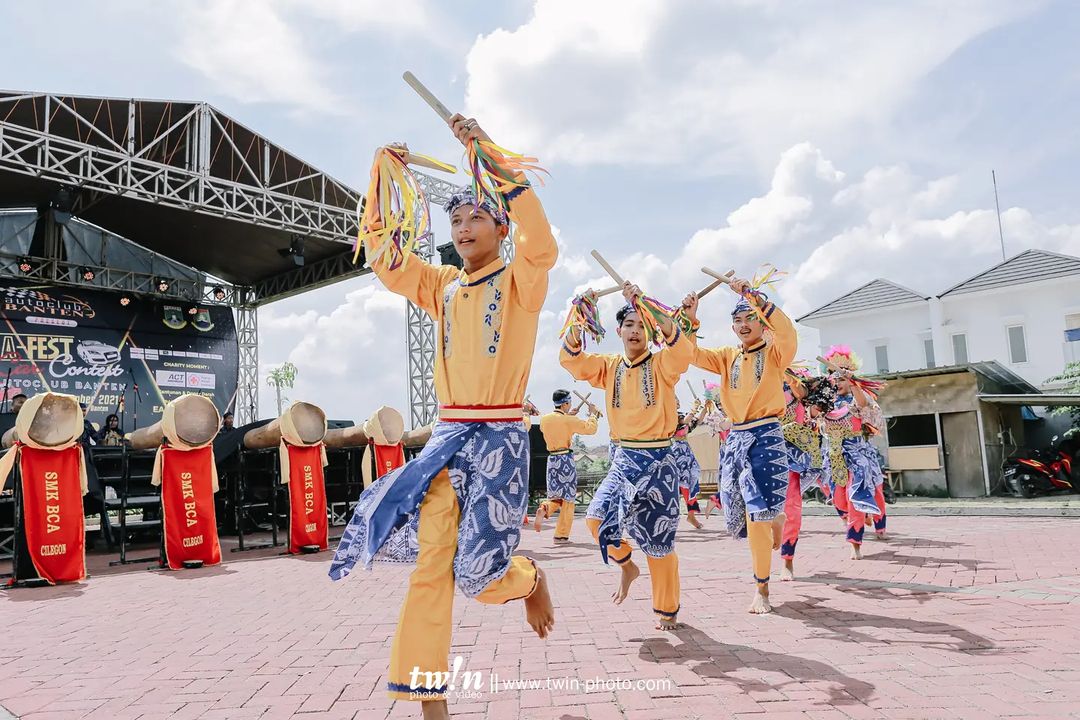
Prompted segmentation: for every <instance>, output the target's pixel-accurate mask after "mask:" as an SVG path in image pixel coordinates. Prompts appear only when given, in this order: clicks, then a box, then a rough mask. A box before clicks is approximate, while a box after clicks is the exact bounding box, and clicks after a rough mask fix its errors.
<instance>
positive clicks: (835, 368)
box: [817, 355, 844, 372]
mask: <svg viewBox="0 0 1080 720" xmlns="http://www.w3.org/2000/svg"><path fill="white" fill-rule="evenodd" d="M817 360H818V362H819V363H821V364H822V365H824V366H825V367H827V368H829V369H830V370H832V371H833V372H839V371H840V370H843V369H844V368H842V367H840V366H839V365H836V364H835V363H831V362H829V361H828V360H826V359H825V358H823V357H821V356H820V355H818V358H817Z"/></svg>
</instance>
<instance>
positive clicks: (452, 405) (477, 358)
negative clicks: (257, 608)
mask: <svg viewBox="0 0 1080 720" xmlns="http://www.w3.org/2000/svg"><path fill="white" fill-rule="evenodd" d="M449 124H450V127H451V128H452V130H453V131H454V134H455V135H456V136H457V138H458V140H460V141H461V143H462V144H464V145H466V146H467V145H469V144H470V143H471V142H472V141H473V140H476V139H479V140H483V141H487V142H490V140H489V139H488V136H487V134H486V133H485V132H484V131H483V130H481V129H480V127H479V126H478V125H477V124H476V121H475V120H473V119H466V118H464V117H462V116H461V115H454V116H453V117H451V118H450V120H449ZM502 167H503V168H504V169H505V168H506V166H505V165H502ZM517 182H518V185H517V186H515V187H514V188H513V189H511V190H509V191H507V192H506V193H505V196H504V197H505V199H506V201H507V204H508V206H509V210H510V217H511V218H512V219H513V220H514V223H515V225H516V228H517V229H516V232H515V233H514V245H515V248H516V255H515V258H514V260H513V262H511V263H510V264H504V263H503V261H502V260H501V259H500V257H499V247H500V245H501V243H502V241H503V239H504V238H506V236H507V234H508V233H509V229H510V226H509V222H508V218H507V216H506V215H505V214H504V213H503V212H502V211H501V210H500V208H499V207H497V206H496V205H495V204H494V203H491V202H489V201H488V200H487V199H486V198H485V199H482V200H478V199H477V198H476V197H474V196H473V195H472V193H471V192H465V193H459V194H457V195H454V196H453V197H451V198H450V200H449V202H448V203H447V206H446V209H447V212H448V213H449V215H450V229H451V234H452V236H453V242H454V248H455V249H456V250H457V252H458V254H459V255H460V256H461V258H462V261H463V263H464V268H463V269H462V270H460V271H459V270H458V269H456V268H454V267H452V266H447V265H443V266H439V267H435V266H432V265H429V264H427V263H426V262H424V261H423V260H421V259H420V258H419V257H416V256H411V257H409V258H407V261H406V262H405V263H404V264H403V265H402V266H401V267H399V268H397V269H394V270H391V269H390V268H389V267H388V266H387V265H386V264H385V262H384V261H383V260H381V259H379V260H377V261H376V262H375V263H374V265H373V268H374V270H375V273H376V274H377V275H378V276H379V279H380V280H382V282H383V284H384V285H386V287H387V288H388V289H389V290H391V291H393V292H396V293H398V294H400V295H404V296H405V297H407V298H409V300H411V301H412V302H413V303H415V304H416V305H418V306H419V307H421V308H423V309H424V310H425V311H426V312H427V313H428V314H429V315H431V317H432V318H433V319H434V321H435V324H436V326H437V327H438V328H439V332H438V333H437V334H436V335H437V349H436V353H435V373H434V376H435V377H434V380H435V393H436V395H437V396H438V398H439V402H440V409H439V422H438V423H437V424H436V425H435V428H434V430H433V432H432V435H431V439H430V440H429V441H428V444H427V445H426V446H425V447H424V449H423V451H422V452H421V453H420V455H419V456H418V457H417V458H416V459H414V460H413V461H412V462H410V463H408V464H406V465H405V466H404V467H402V468H400V469H398V470H396V471H394V472H392V473H389V474H388V475H386V476H384V477H383V478H381V479H380V480H378V481H377V482H376V483H374V484H373V485H372V486H371V487H369V488H368V489H367V490H365V491H364V493H363V494H362V495H361V496H360V501H359V503H358V504H357V506H356V511H355V513H354V515H353V518H352V520H351V521H350V523H349V525H348V527H347V528H346V530H345V533H344V535H343V536H342V538H341V544H340V546H339V547H338V550H337V553H336V555H335V557H334V560H333V562H332V563H331V567H330V577H331V578H333V579H335V580H337V579H340V578H342V577H344V576H345V575H347V574H348V573H349V571H350V570H351V569H352V567H353V566H354V565H355V564H356V563H357V562H360V563H362V564H363V565H364V566H370V565H371V563H372V561H373V560H376V559H378V560H390V561H397V562H410V561H415V562H416V569H415V570H414V571H413V573H412V575H411V576H410V577H409V589H408V592H407V593H406V596H405V602H404V605H403V606H402V609H401V616H400V619H399V621H398V627H397V632H396V634H395V636H394V642H393V646H392V648H391V651H390V668H389V671H388V673H387V675H388V683H387V684H388V690H389V693H390V696H391V697H393V698H395V699H408V700H420V701H423V704H422V708H423V714H424V717H425V718H445V717H449V715H448V711H447V707H446V701H445V693H446V678H448V677H449V674H448V670H447V658H448V655H449V652H450V634H451V621H452V606H453V599H454V586H455V585H457V587H458V588H459V589H460V590H461V591H462V593H464V594H465V595H466V596H468V597H472V598H475V599H477V600H479V601H480V602H483V603H490V604H503V603H506V602H509V601H511V600H524V601H525V614H526V619H527V621H528V623H529V624H530V625H531V626H532V628H533V630H535V631H536V634H537V635H538V636H540V637H541V638H545V637H547V636H548V634H549V633H550V632H551V629H552V628H553V627H554V625H555V614H554V610H553V608H552V606H551V598H550V595H549V594H548V586H547V582H546V580H545V577H544V573H543V572H542V571H541V570H540V568H539V567H537V565H536V563H535V562H534V561H532V560H530V559H528V558H525V557H522V556H517V555H512V553H513V552H514V550H515V549H516V548H517V546H518V543H519V542H520V539H521V526H522V520H523V519H524V516H525V508H526V503H527V501H528V488H529V482H528V478H529V465H528V463H529V440H528V436H527V434H526V432H525V429H524V427H523V424H522V399H523V397H524V395H525V386H526V383H527V381H528V378H529V368H530V365H531V364H532V355H533V347H534V345H535V343H536V329H537V323H538V320H539V315H540V309H541V307H542V306H543V304H544V298H545V296H546V295H547V282H548V281H547V276H548V271H549V270H550V269H551V268H552V267H553V266H554V265H555V259H556V256H557V254H558V249H557V247H556V244H555V239H554V238H553V237H552V235H551V226H550V224H549V222H548V220H547V218H546V217H545V216H544V210H543V208H542V207H541V205H540V201H539V199H538V198H537V196H536V193H535V192H533V190H532V189H531V188H530V187H528V183H527V182H526V181H525V179H524V177H518V179H517ZM368 240H369V241H370V238H368ZM370 242H371V244H375V241H370ZM375 250H377V248H375V247H365V251H366V252H367V253H368V255H369V256H371V255H373V254H374V251H375ZM418 679H419V680H420V682H421V685H420V686H419V687H417V680H418Z"/></svg>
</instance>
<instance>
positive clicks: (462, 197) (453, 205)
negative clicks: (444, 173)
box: [444, 190, 510, 225]
mask: <svg viewBox="0 0 1080 720" xmlns="http://www.w3.org/2000/svg"><path fill="white" fill-rule="evenodd" d="M462 205H472V206H473V207H475V208H479V209H481V210H483V211H484V212H486V213H487V214H488V215H491V217H492V218H493V219H494V220H495V224H496V225H509V224H510V220H509V218H507V216H506V213H505V212H504V211H503V210H501V209H500V208H498V207H496V206H495V204H494V203H493V202H491V201H490V200H488V199H487V198H484V199H483V200H480V201H479V202H477V200H476V195H475V194H473V191H472V190H462V191H461V192H457V193H454V194H453V195H451V196H450V199H449V200H447V201H446V205H445V206H444V207H445V209H446V214H447V215H453V214H454V211H455V210H457V209H458V208H459V207H461V206H462Z"/></svg>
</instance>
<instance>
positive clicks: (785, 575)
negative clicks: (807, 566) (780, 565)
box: [780, 560, 795, 582]
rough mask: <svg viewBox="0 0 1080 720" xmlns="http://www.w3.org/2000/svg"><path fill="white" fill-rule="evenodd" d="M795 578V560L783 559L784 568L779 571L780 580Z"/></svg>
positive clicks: (788, 580) (787, 580) (786, 580)
mask: <svg viewBox="0 0 1080 720" xmlns="http://www.w3.org/2000/svg"><path fill="white" fill-rule="evenodd" d="M794 579H795V561H794V560H785V561H784V569H783V570H781V571H780V581H781V582H791V581H792V580H794Z"/></svg>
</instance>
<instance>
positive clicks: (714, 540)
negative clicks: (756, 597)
mask: <svg viewBox="0 0 1080 720" xmlns="http://www.w3.org/2000/svg"><path fill="white" fill-rule="evenodd" d="M708 522H709V523H710V525H709V527H708V529H707V530H705V531H699V532H695V531H693V530H692V529H690V528H689V527H688V526H685V525H684V528H685V529H683V530H681V531H680V536H679V541H680V545H679V554H680V558H681V568H682V582H683V613H682V615H681V617H680V619H681V620H683V621H684V622H685V623H686V625H687V626H686V628H685V629H684V630H681V631H679V632H676V633H662V632H659V631H656V630H654V629H653V625H652V618H651V613H650V602H649V591H648V588H649V585H648V579H647V577H645V576H643V577H642V580H641V582H640V583H639V584H638V585H637V586H636V587H635V588H634V592H633V595H632V598H631V600H629V601H628V602H627V603H625V604H624V605H623V606H621V607H619V608H612V607H611V606H610V605H609V603H608V594H609V592H610V588H611V585H612V583H613V582H614V581H615V578H616V571H614V570H612V569H604V568H602V567H601V566H600V565H599V559H598V556H597V553H596V552H595V551H594V550H593V549H592V547H591V546H590V545H589V544H588V543H587V542H586V539H587V538H586V533H585V528H584V524H583V523H582V522H580V519H579V522H578V523H576V525H575V528H574V537H573V542H572V544H570V545H568V546H565V547H559V548H553V547H552V546H551V533H550V530H549V531H548V532H547V533H545V534H544V535H543V536H536V535H535V534H534V533H532V532H531V531H529V532H527V533H526V536H525V541H524V543H523V546H522V547H523V550H524V551H526V552H527V553H528V554H531V555H532V556H534V557H536V558H537V559H538V560H540V561H541V562H542V563H543V566H544V567H545V568H547V569H548V572H549V575H550V577H551V578H552V579H553V581H554V588H553V590H554V598H555V602H556V605H557V606H558V608H559V616H558V627H557V629H556V631H555V633H554V635H553V637H551V638H550V639H549V640H547V641H546V642H542V641H540V640H538V639H537V638H536V637H535V636H534V635H532V633H531V632H530V631H528V630H527V629H526V627H525V625H524V623H523V620H522V613H523V611H522V608H521V605H520V604H511V605H507V606H500V607H489V606H481V605H480V604H478V603H475V602H472V601H466V600H464V599H463V598H460V597H459V599H458V602H457V605H456V607H455V623H456V631H455V634H454V648H453V652H454V653H456V654H460V655H462V656H463V657H464V660H465V668H466V669H468V670H472V671H482V672H484V673H488V674H490V673H492V672H494V673H497V674H498V676H499V678H500V679H508V678H511V679H518V678H522V679H534V680H538V681H542V682H543V681H544V679H545V678H552V679H553V680H555V681H556V682H558V681H560V680H561V679H562V678H565V677H579V678H586V679H589V678H596V677H600V678H604V679H622V680H626V681H631V682H633V681H639V680H642V681H645V680H648V681H653V683H652V684H653V685H654V687H653V688H652V689H644V690H636V689H628V690H614V691H612V690H606V691H605V690H600V691H595V692H585V689H584V687H581V688H579V689H578V690H576V691H551V690H548V689H530V690H519V691H504V692H498V693H491V692H485V693H483V695H482V696H481V697H479V698H473V699H461V700H457V701H454V709H455V710H456V712H457V716H456V717H459V718H470V719H471V720H481V719H487V718H491V719H497V720H502V719H504V718H516V717H522V718H551V719H558V720H580V719H582V718H588V719H590V720H612V719H615V718H630V719H634V720H636V719H639V718H640V719H642V720H646V719H648V718H722V717H737V718H760V717H764V716H763V715H762V713H768V717H769V718H770V719H771V720H786V719H788V718H792V719H793V718H805V719H808V720H809V719H811V718H817V719H820V720H826V719H831V718H836V719H838V720H839V719H842V718H882V717H888V718H890V719H899V718H950V719H952V718H982V717H986V718H990V717H1025V718H1029V717H1031V718H1033V717H1047V718H1050V717H1053V718H1061V717H1067V716H1069V715H1070V714H1073V715H1080V557H1078V556H1077V553H1076V551H1075V550H1076V548H1077V546H1078V545H1080V523H1078V521H1076V520H1071V519H1050V518H973V517H955V518H924V517H904V518H899V517H898V518H896V521H895V524H896V528H895V530H896V531H897V535H896V536H895V538H894V539H893V540H892V541H891V542H889V543H888V544H882V543H876V542H868V543H867V545H866V549H867V556H868V557H867V559H866V560H864V561H863V562H861V563H852V562H850V561H848V560H847V559H846V554H847V553H846V549H845V548H844V547H843V546H842V541H841V540H840V538H839V534H838V522H837V521H836V520H835V518H830V517H811V518H808V519H807V523H806V525H807V527H806V530H807V532H806V533H805V534H804V537H803V540H802V543H801V545H800V551H801V556H800V560H801V562H800V565H799V570H800V574H801V580H800V581H799V582H795V583H791V584H781V583H779V582H775V583H774V584H773V595H774V598H775V600H776V602H777V605H778V609H777V612H776V613H775V614H773V615H771V616H767V617H754V616H750V615H748V614H747V613H746V612H745V606H746V604H747V594H748V591H749V583H747V579H748V578H749V575H750V573H749V570H748V567H747V565H748V562H749V560H748V551H747V549H746V547H745V545H744V544H741V543H736V542H733V541H731V540H727V539H724V538H721V537H720V536H719V530H718V528H719V522H718V520H717V519H716V518H715V517H714V518H713V519H711V520H709V521H708ZM327 559H328V558H327V556H326V555H322V556H316V557H296V558H292V557H280V556H276V555H268V554H264V555H262V556H257V557H252V556H250V555H249V556H248V557H245V558H244V559H242V560H237V556H236V555H232V556H231V557H229V558H228V560H229V562H228V563H227V564H226V565H223V566H220V567H217V568H208V569H204V570H196V571H186V572H181V573H161V572H148V571H146V570H145V569H142V568H138V569H132V568H125V569H124V570H123V571H121V572H117V571H115V570H114V571H112V572H97V573H95V576H94V577H92V578H91V579H90V580H89V581H87V582H86V583H83V584H79V585H75V586H68V587H62V588H45V589H32V590H14V591H8V592H5V593H3V594H0V627H2V628H3V630H2V631H0V632H2V635H0V705H2V706H3V707H5V708H7V710H8V711H9V712H10V713H11V714H12V715H15V716H17V717H21V718H27V719H32V720H53V719H54V718H57V719H58V718H80V717H85V718H109V719H111V718H117V719H120V720H125V719H128V718H143V719H144V720H151V719H152V718H166V717H170V718H206V719H207V720H209V719H211V718H223V719H228V720H244V719H246V718H252V719H254V718H261V719H263V720H271V719H273V718H290V717H295V718H301V719H304V720H314V719H316V718H364V719H366V718H405V717H414V716H416V715H417V708H416V707H415V706H414V705H411V704H407V703H397V704H391V703H390V701H388V700H387V699H386V697H385V695H384V694H383V692H382V688H383V685H384V682H385V676H384V673H385V665H386V660H387V656H388V653H389V644H390V637H391V635H392V633H393V629H394V623H395V620H396V611H397V608H398V604H399V601H400V598H401V596H402V593H403V590H404V588H405V580H406V570H405V569H403V568H382V569H379V570H377V571H376V572H375V573H374V574H359V575H355V576H353V577H351V578H349V579H348V580H346V581H345V582H343V583H340V584H331V583H330V582H329V581H328V580H327V578H326V561H327ZM97 564H98V565H100V564H101V563H100V561H99V562H98V563H97ZM668 681H670V683H668ZM485 683H490V677H489V676H488V677H487V679H486V680H485ZM668 684H670V687H666V688H664V687H662V686H663V685H668ZM0 717H4V713H3V712H2V711H0Z"/></svg>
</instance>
